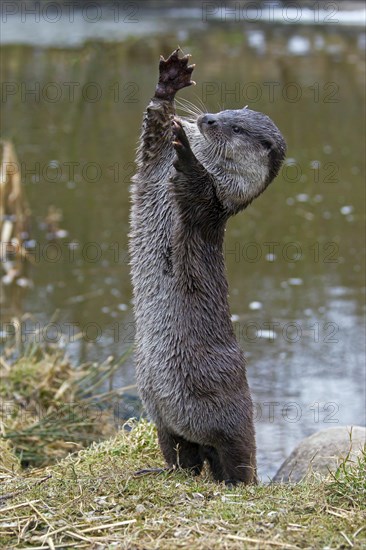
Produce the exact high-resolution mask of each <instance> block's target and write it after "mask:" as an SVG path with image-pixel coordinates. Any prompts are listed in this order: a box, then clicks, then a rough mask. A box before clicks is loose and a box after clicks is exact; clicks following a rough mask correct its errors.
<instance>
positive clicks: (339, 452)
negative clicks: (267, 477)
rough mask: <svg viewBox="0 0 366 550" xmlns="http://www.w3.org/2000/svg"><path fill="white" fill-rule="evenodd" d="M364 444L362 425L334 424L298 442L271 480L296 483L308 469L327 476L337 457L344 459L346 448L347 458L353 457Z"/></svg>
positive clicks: (364, 433)
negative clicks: (348, 455)
mask: <svg viewBox="0 0 366 550" xmlns="http://www.w3.org/2000/svg"><path fill="white" fill-rule="evenodd" d="M351 430H352V443H351V440H350V433H351ZM365 444H366V428H364V427H362V426H336V427H333V428H327V429H325V430H321V431H320V432H317V433H315V434H313V435H311V436H310V437H307V438H306V439H303V440H302V441H301V443H300V444H299V445H298V446H297V447H296V448H295V449H294V450H293V451H292V453H291V454H290V456H289V457H288V458H287V459H286V460H285V461H284V463H283V464H282V466H281V467H280V469H279V470H278V472H277V473H276V475H275V476H274V478H273V481H274V482H283V483H287V482H291V483H297V482H298V481H301V480H302V479H303V478H304V477H305V476H306V475H307V474H309V473H311V472H316V473H319V474H323V475H328V473H329V470H331V471H335V470H336V469H337V466H338V464H339V461H340V459H342V458H345V457H346V456H347V454H348V453H349V451H350V449H351V456H350V458H351V459H352V460H354V459H355V458H356V456H357V455H359V454H360V453H361V450H362V448H363V447H364V445H365Z"/></svg>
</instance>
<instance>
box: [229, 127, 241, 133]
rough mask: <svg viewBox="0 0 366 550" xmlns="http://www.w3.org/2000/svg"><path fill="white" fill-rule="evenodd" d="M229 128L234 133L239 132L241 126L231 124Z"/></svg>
mask: <svg viewBox="0 0 366 550" xmlns="http://www.w3.org/2000/svg"><path fill="white" fill-rule="evenodd" d="M231 129H232V131H233V132H234V134H240V132H241V128H240V127H239V126H232V128H231Z"/></svg>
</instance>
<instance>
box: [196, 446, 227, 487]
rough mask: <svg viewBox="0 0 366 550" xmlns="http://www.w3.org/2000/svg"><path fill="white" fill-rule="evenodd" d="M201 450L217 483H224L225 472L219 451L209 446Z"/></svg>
mask: <svg viewBox="0 0 366 550" xmlns="http://www.w3.org/2000/svg"><path fill="white" fill-rule="evenodd" d="M201 449H202V456H203V458H205V459H207V461H208V463H209V466H210V470H211V472H212V475H213V478H214V479H215V481H224V479H225V475H224V470H223V467H222V464H221V460H220V457H219V454H218V452H217V450H216V449H215V448H214V447H208V446H202V447H201Z"/></svg>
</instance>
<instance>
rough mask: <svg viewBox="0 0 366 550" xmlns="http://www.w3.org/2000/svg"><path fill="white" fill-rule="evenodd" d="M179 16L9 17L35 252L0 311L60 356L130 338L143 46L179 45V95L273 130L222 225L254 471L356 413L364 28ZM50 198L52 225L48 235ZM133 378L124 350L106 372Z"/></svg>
mask: <svg viewBox="0 0 366 550" xmlns="http://www.w3.org/2000/svg"><path fill="white" fill-rule="evenodd" d="M191 16H192V14H189V13H188V14H187V13H185V14H183V15H180V14H179V13H178V12H174V13H171V14H170V19H167V17H165V18H164V17H163V16H160V15H159V16H158V12H155V13H154V12H152V13H144V12H142V11H141V12H140V13H139V15H138V17H139V20H138V22H136V23H134V24H132V23H131V24H130V25H127V24H124V25H120V26H119V27H118V26H116V25H118V23H116V22H114V21H113V20H111V19H110V18H108V21H104V23H103V22H101V23H100V25H99V26H98V24H95V25H94V27H92V26H90V24H89V26H88V22H85V21H84V20H80V17H79V18H76V19H77V20H75V22H74V23H70V22H67V21H66V22H65V21H64V20H61V21H60V22H59V23H55V24H54V25H53V26H52V27H51V25H50V24H48V23H45V22H44V21H43V22H41V23H39V24H38V26H34V25H33V30H35V31H36V34H34V32H33V31H32V28H31V27H29V26H27V25H24V27H21V25H20V23H19V18H18V19H16V18H14V19H9V25H8V26H7V29H8V30H7V32H5V33H4V42H5V43H6V44H5V46H4V49H3V63H2V81H3V88H2V91H3V103H2V131H3V135H4V136H6V137H7V138H11V139H12V140H13V142H14V144H15V146H16V150H17V153H18V157H19V161H20V163H21V167H22V179H23V184H24V188H25V191H26V194H27V198H28V201H29V204H30V207H31V210H32V228H31V232H32V235H31V236H32V238H33V239H35V241H36V248H35V250H34V252H33V254H34V259H35V262H34V266H33V267H32V268H31V271H30V274H29V276H30V278H31V279H32V280H33V283H34V286H33V288H31V289H21V288H18V287H15V288H13V287H10V286H8V287H5V288H4V289H3V290H4V293H3V320H4V321H5V322H7V321H8V320H10V319H11V318H12V317H14V316H18V317H19V318H21V316H22V315H23V314H24V313H25V312H27V313H29V314H30V316H28V318H27V320H24V322H25V323H27V326H28V328H30V327H32V326H33V327H36V328H38V329H40V331H41V337H43V338H44V339H46V338H47V337H50V333H46V331H45V329H44V327H45V326H46V324H47V323H48V322H49V321H50V319H54V322H55V326H54V327H53V328H54V331H53V332H52V331H51V332H52V334H51V335H53V337H54V339H56V340H57V339H59V340H62V342H63V343H64V344H65V345H66V347H67V350H68V352H69V354H70V355H71V356H72V357H73V359H74V360H75V363H78V362H81V361H85V360H87V359H93V360H98V361H101V360H104V359H106V358H107V357H108V356H110V355H113V356H115V357H119V356H120V355H121V354H122V353H123V351H124V350H125V349H126V348H127V347H128V346H129V345H130V344H131V341H132V339H133V318H132V311H131V285H130V279H129V268H128V258H127V252H126V248H127V233H128V213H129V183H130V177H131V175H132V173H133V171H134V165H133V161H134V151H135V147H136V142H137V139H138V135H139V127H140V123H141V117H142V112H143V110H144V107H145V106H146V104H147V102H148V100H149V98H150V96H151V95H152V94H153V91H154V86H155V82H156V77H157V61H158V59H159V55H160V54H161V53H163V54H168V53H169V52H170V51H171V50H172V49H174V48H175V46H176V45H177V43H179V44H180V46H181V47H182V48H183V49H184V50H185V51H187V52H190V53H191V54H192V56H193V61H194V62H195V63H196V69H195V80H196V81H197V86H196V87H195V88H194V89H189V90H185V91H184V92H183V93H182V94H181V96H182V97H184V98H186V99H188V100H189V101H192V102H193V103H195V104H196V105H200V104H201V102H204V104H205V105H206V107H207V110H208V111H211V112H212V111H217V110H220V109H222V108H223V107H224V108H234V109H237V108H240V107H243V106H245V105H249V107H250V108H252V109H255V110H261V111H263V112H265V113H267V114H268V115H269V116H271V117H272V118H273V120H274V121H275V122H276V124H277V125H278V126H279V127H280V129H281V130H282V132H283V134H284V136H285V137H286V141H287V143H288V158H287V162H286V165H285V167H284V168H283V170H282V172H281V174H280V176H279V177H278V178H277V179H276V181H275V182H274V183H273V184H272V185H271V186H270V187H269V188H268V190H267V191H266V192H265V193H264V195H262V196H261V197H260V198H259V199H258V200H257V201H256V202H255V203H254V204H253V205H252V206H250V207H249V208H248V209H247V210H246V211H245V212H244V213H242V214H240V215H238V216H237V217H235V218H234V219H232V220H231V221H230V223H229V225H228V229H227V235H226V245H225V254H226V260H227V268H228V278H229V283H230V301H231V307H232V313H233V321H234V324H235V329H236V332H237V335H238V338H239V339H240V341H241V344H242V346H243V348H244V350H245V352H246V355H247V359H248V375H249V379H250V384H251V388H252V392H253V398H254V401H255V404H256V416H257V438H258V453H259V456H258V460H259V467H260V473H261V475H262V477H263V478H264V479H266V477H267V476H269V475H271V474H273V473H274V472H275V471H276V469H277V467H278V466H279V465H280V463H281V461H282V459H283V458H284V457H285V456H286V455H287V454H288V453H289V452H290V450H291V449H292V448H293V447H294V446H295V444H296V443H297V442H298V441H299V440H300V439H301V438H302V437H304V436H306V435H309V434H310V433H312V432H314V431H317V430H319V429H321V428H325V427H327V426H333V425H336V423H339V424H352V423H354V424H364V423H365V418H364V390H365V385H364V382H365V370H364V369H365V364H364V351H365V350H364V331H363V315H364V309H363V303H364V281H363V279H364V263H363V262H364V233H363V228H364V203H363V199H364V170H365V156H364V139H363V121H364V99H365V97H364V76H365V75H364V71H365V65H364V59H363V55H364V53H363V52H364V46H365V34H364V30H362V29H361V28H359V27H358V26H357V25H353V26H348V24H345V25H341V24H340V23H338V24H336V23H334V22H329V23H328V24H326V23H324V24H322V25H319V24H317V25H311V24H307V25H300V24H298V25H295V24H288V25H283V24H282V23H281V21H277V22H271V23H265V22H260V21H259V22H244V21H236V22H235V21H229V20H228V21H224V20H223V19H222V18H221V19H220V18H216V19H214V18H211V19H209V20H208V21H202V18H200V17H199V16H197V14H195V16H194V18H192V17H191ZM107 23H108V24H107ZM348 23H350V22H348ZM73 24H74V25H75V26H74V27H73ZM103 25H105V26H103ZM73 31H74V32H73ZM38 36H39V41H38V43H37V37H38ZM4 85H5V87H4ZM51 206H54V207H56V208H57V209H61V211H62V221H60V222H59V229H62V230H63V231H64V233H62V231H61V233H59V238H58V239H57V240H56V241H53V242H52V244H51V241H49V240H47V237H46V230H45V229H44V220H45V218H46V216H47V213H48V212H49V209H50V207H51ZM80 332H81V333H82V334H83V335H84V336H83V337H81V338H76V337H74V336H75V335H76V334H78V333H80ZM42 335H43V336H42ZM133 381H134V366H133V357H131V358H130V360H129V361H128V362H127V363H126V364H124V366H123V367H122V368H121V371H120V372H119V374H118V376H116V378H115V380H114V384H115V386H121V385H127V384H132V383H133ZM129 413H131V411H130V410H128V409H127V408H126V414H127V415H128V414H129Z"/></svg>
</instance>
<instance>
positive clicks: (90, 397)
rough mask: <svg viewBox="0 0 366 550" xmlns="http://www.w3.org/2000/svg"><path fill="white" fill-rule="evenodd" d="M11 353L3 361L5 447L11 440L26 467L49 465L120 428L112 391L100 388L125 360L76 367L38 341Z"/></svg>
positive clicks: (0, 398) (0, 401) (0, 393)
mask: <svg viewBox="0 0 366 550" xmlns="http://www.w3.org/2000/svg"><path fill="white" fill-rule="evenodd" d="M7 355H9V356H10V352H9V350H8V349H7V350H6V353H5V354H4V357H2V358H1V362H0V379H1V386H0V407H1V412H2V415H1V422H0V428H1V429H0V434H1V439H0V446H1V447H0V448H1V449H3V450H4V452H5V449H6V448H9V445H10V447H11V448H12V449H14V451H15V454H16V456H17V457H18V458H19V460H20V462H21V465H22V466H36V467H38V466H42V465H48V464H50V463H52V462H55V461H56V460H59V459H61V458H63V457H64V456H66V455H67V454H69V453H70V452H73V451H77V450H80V449H82V448H84V447H86V446H88V445H90V444H91V443H92V442H93V441H96V440H98V441H100V440H102V439H106V438H107V437H110V436H111V435H113V434H114V433H115V432H116V427H115V426H114V422H113V420H114V419H113V413H112V412H111V411H110V408H108V406H107V405H106V404H107V403H108V402H110V400H111V398H112V397H113V392H107V393H104V394H99V396H98V395H97V393H98V388H100V387H101V386H102V384H103V383H104V382H105V381H106V380H107V379H108V377H110V376H112V375H113V372H114V371H115V370H116V369H117V368H118V366H119V365H120V362H116V363H112V362H111V361H107V362H105V363H103V364H91V363H88V364H84V365H82V366H81V367H79V368H75V367H73V366H72V364H71V363H70V361H69V360H68V359H67V358H66V357H65V355H64V353H63V352H61V351H60V350H57V349H54V348H50V349H48V350H47V349H41V348H40V347H39V346H37V345H31V346H29V347H28V349H27V350H26V351H25V352H24V353H23V354H21V355H20V357H19V358H18V359H17V360H16V361H14V362H12V361H11V360H10V359H8V358H7ZM122 360H123V358H122ZM5 443H7V447H6V445H5Z"/></svg>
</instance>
